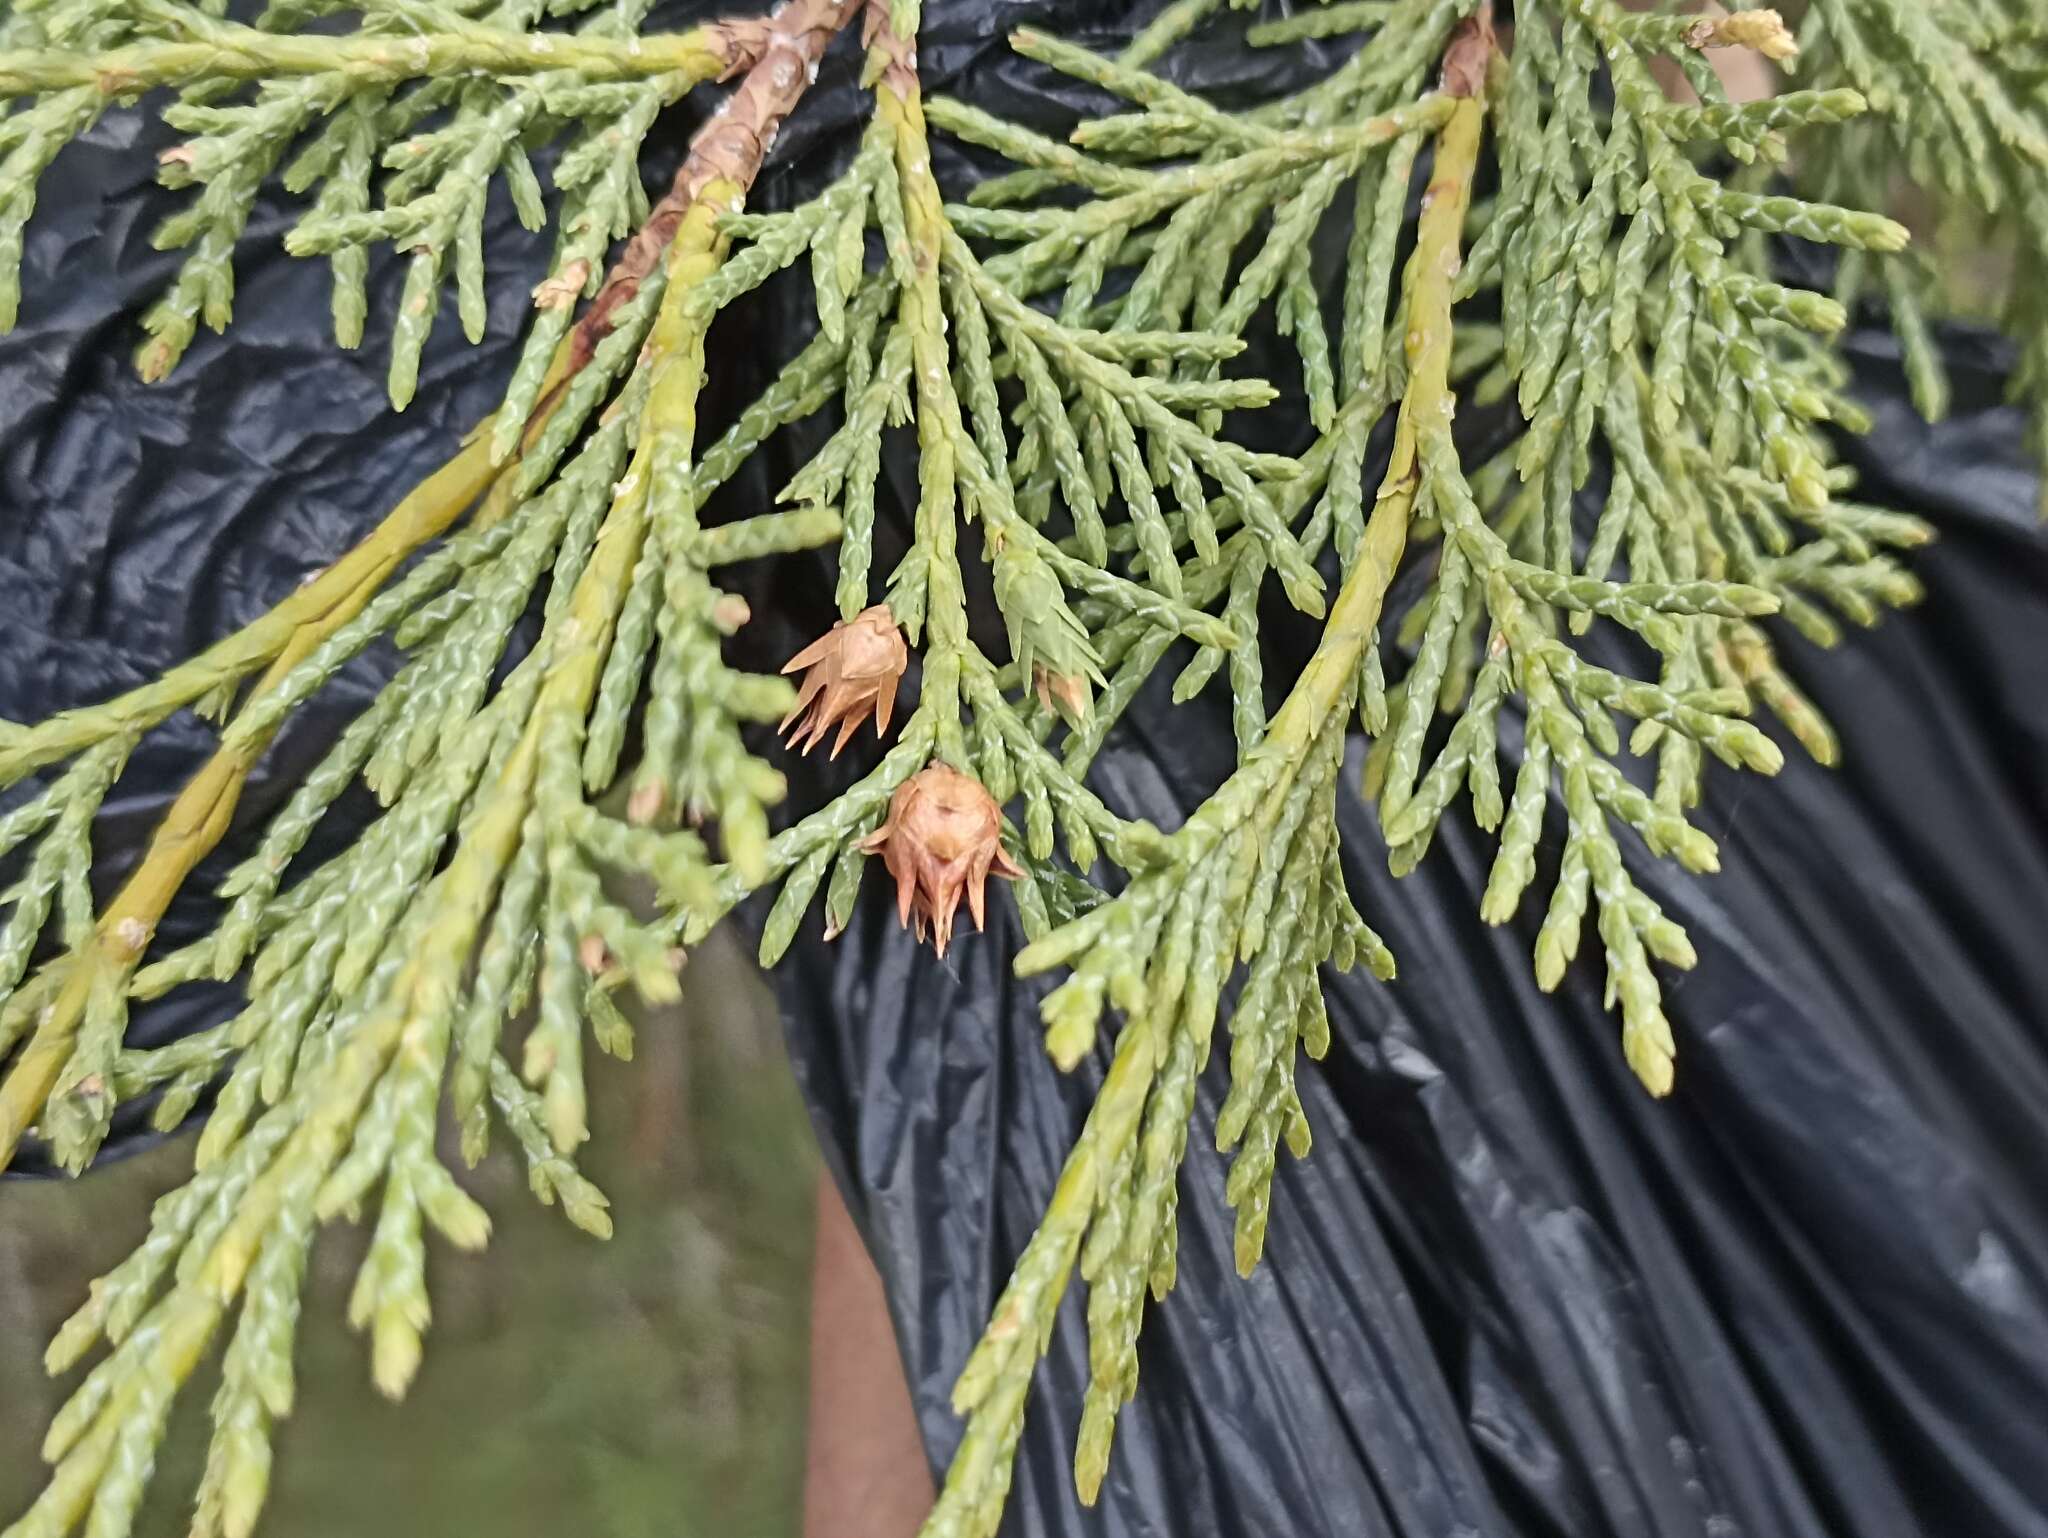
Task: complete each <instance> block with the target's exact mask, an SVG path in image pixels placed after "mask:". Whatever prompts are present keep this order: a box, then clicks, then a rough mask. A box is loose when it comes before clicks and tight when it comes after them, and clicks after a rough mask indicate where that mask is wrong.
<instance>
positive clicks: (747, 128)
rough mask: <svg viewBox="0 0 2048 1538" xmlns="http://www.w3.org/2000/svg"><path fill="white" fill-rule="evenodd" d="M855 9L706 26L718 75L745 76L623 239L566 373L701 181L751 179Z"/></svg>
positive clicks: (629, 290) (829, 6)
mask: <svg viewBox="0 0 2048 1538" xmlns="http://www.w3.org/2000/svg"><path fill="white" fill-rule="evenodd" d="M858 9H859V6H858V3H857V0H788V3H787V4H785V5H783V6H782V7H781V8H780V9H778V10H777V11H775V12H774V13H773V14H771V15H769V16H765V17H762V18H759V19H757V20H746V21H727V22H720V23H718V25H717V26H715V27H714V28H712V29H711V30H712V31H713V32H715V33H716V34H717V35H718V37H719V38H720V39H721V45H722V46H723V47H724V49H725V50H726V54H727V57H728V58H729V59H730V61H731V62H730V65H729V67H728V68H727V69H726V71H725V73H724V74H723V75H721V76H719V79H721V80H730V79H732V78H733V76H735V75H739V74H741V72H742V71H744V76H743V78H742V79H741V80H740V83H739V84H738V85H737V86H735V87H734V88H733V93H732V95H731V96H729V97H727V98H726V99H725V101H723V102H721V103H720V104H719V107H718V109H717V111H716V112H715V113H714V114H713V115H712V117H711V119H710V121H708V122H707V123H705V125H704V126H703V127H702V128H701V129H699V130H698V131H697V136H696V138H695V139H693V140H692V141H691V143H690V153H689V154H688V155H687V156H685V157H684V159H683V163H682V165H681V166H680V167H678V168H677V170H676V174H675V179H674V180H673V181H672V182H671V183H670V184H669V190H668V191H667V192H666V193H665V194H664V195H663V196H662V198H661V201H660V202H658V203H656V204H655V205H654V207H653V209H652V211H651V212H649V214H648V216H647V220H646V222H645V223H643V224H642V225H641V226H640V228H639V229H638V230H637V231H636V232H635V233H634V235H633V238H632V239H631V240H629V241H627V242H626V248H625V250H624V251H622V252H620V253H619V259H618V260H617V261H616V262H614V263H613V264H612V270H611V271H610V272H609V273H608V274H607V275H606V276H605V280H604V285H603V286H602V287H601V288H599V289H598V291H597V294H596V296H595V297H594V298H593V299H592V300H591V301H590V308H589V309H588V310H587V311H585V312H584V314H583V317H582V319H580V320H579V321H577V323H576V328H575V330H574V331H573V332H571V333H570V338H569V346H570V354H569V368H568V372H569V374H571V375H573V374H575V372H576V371H577V370H578V369H580V368H582V367H583V365H584V364H585V363H587V362H589V361H590V357H591V355H592V354H593V353H595V352H596V351H597V344H598V343H599V342H602V341H603V340H604V339H605V338H606V337H607V336H609V335H611V330H612V316H613V315H614V314H616V313H617V311H618V309H619V307H620V306H621V305H623V304H626V303H627V302H628V301H630V300H631V299H632V298H633V296H634V295H636V294H637V293H639V292H640V284H641V282H642V281H643V280H644V279H645V278H646V276H647V274H649V273H650V272H652V271H654V269H655V266H656V264H658V263H659V262H660V261H661V258H662V253H663V252H664V251H666V250H667V249H668V247H669V242H670V241H672V240H673V239H674V238H675V233H676V227H677V226H678V225H679V224H681V223H682V220H683V215H684V213H685V212H687V211H688V209H689V207H690V204H691V203H692V202H694V201H695V200H696V197H697V193H698V192H699V191H700V190H701V189H702V188H703V187H704V185H705V184H706V183H707V182H709V181H711V180H712V179H714V178H716V177H726V178H729V179H731V180H733V181H735V182H738V183H739V184H740V185H741V186H743V187H746V186H751V185H752V184H753V180H754V178H755V176H757V175H758V174H759V173H760V170H761V164H762V162H763V161H765V160H766V159H767V157H768V151H769V150H770V149H772V148H773V147H774V144H775V135H776V133H777V131H778V130H779V129H780V128H781V126H782V120H783V119H784V118H786V117H788V116H789V114H790V112H791V111H792V110H793V109H794V108H795V106H796V104H797V102H798V101H799V100H801V99H802V97H803V94H804V92H805V90H806V89H808V88H809V86H810V84H811V82H812V81H813V80H815V79H816V78H817V74H818V61H819V59H820V58H822V57H823V56H824V53H825V49H826V48H827V47H828V46H829V45H830V44H831V42H832V39H833V38H834V37H835V36H836V35H837V34H838V32H839V30H840V28H842V27H844V26H845V25H846V24H847V23H848V22H849V21H851V20H852V19H853V16H854V13H855V12H856V11H857V10H858ZM556 388H557V389H559V388H560V386H559V385H557V386H556Z"/></svg>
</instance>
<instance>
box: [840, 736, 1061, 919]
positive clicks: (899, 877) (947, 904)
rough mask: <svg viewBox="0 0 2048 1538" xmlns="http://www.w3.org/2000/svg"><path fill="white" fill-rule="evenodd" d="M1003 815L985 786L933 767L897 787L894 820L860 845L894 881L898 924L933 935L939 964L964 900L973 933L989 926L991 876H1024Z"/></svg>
mask: <svg viewBox="0 0 2048 1538" xmlns="http://www.w3.org/2000/svg"><path fill="white" fill-rule="evenodd" d="M1002 830H1003V812H1002V808H1001V807H999V806H997V805H996V802H995V798H994V797H993V796H991V795H990V794H989V793H988V792H987V791H986V790H984V789H982V786H981V782H980V781H979V780H976V779H972V778H970V777H969V776H967V775H964V774H962V773H960V772H959V771H958V770H956V769H951V768H948V767H947V766H946V765H945V764H942V763H937V762H934V763H932V764H929V765H927V766H926V767H925V768H924V769H922V770H920V771H919V772H918V773H916V774H914V775H912V776H911V777H910V778H909V779H907V780H905V781H904V782H903V783H902V784H901V785H899V786H897V787H896V794H895V795H893V796H891V797H890V798H889V816H888V818H887V820H886V821H884V822H883V824H882V826H881V827H880V828H878V829H876V830H875V831H874V832H873V833H871V834H869V835H868V836H867V837H866V838H865V839H863V840H861V844H860V847H861V849H862V850H863V851H864V852H865V853H868V854H879V855H881V857H882V863H883V865H885V866H887V867H888V871H889V874H890V875H891V876H893V877H895V878H896V917H897V920H898V922H900V923H902V924H905V925H911V924H912V922H913V915H914V916H915V929H916V932H917V937H918V939H920V940H922V939H923V938H924V935H925V927H926V925H927V924H929V925H930V927H931V932H932V939H933V942H934V943H935V944H936V945H937V947H938V952H939V954H940V955H941V956H943V955H945V954H946V945H947V943H948V942H949V941H950V940H951V939H952V938H953V915H954V914H955V913H956V912H957V911H958V910H959V907H960V898H961V894H963V893H965V894H966V897H967V911H968V912H969V913H970V914H972V915H973V917H974V927H975V928H976V929H980V928H982V927H984V926H983V922H982V914H983V907H984V902H985V899H986V896H987V885H988V877H989V872H991V871H993V872H995V874H996V875H998V876H1002V877H1005V878H1007V879H1009V880H1013V881H1014V880H1015V879H1016V878H1017V877H1019V876H1021V875H1023V874H1024V872H1023V871H1021V870H1019V869H1018V868H1017V866H1016V865H1015V864H1013V863H1012V862H1011V860H1010V857H1009V856H1008V855H1007V854H1005V853H1004V852H1003V843H1002Z"/></svg>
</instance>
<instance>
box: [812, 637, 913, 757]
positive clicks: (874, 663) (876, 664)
mask: <svg viewBox="0 0 2048 1538" xmlns="http://www.w3.org/2000/svg"><path fill="white" fill-rule="evenodd" d="M909 665H910V648H909V647H907V646H905V645H904V644H903V632H902V631H900V630H898V629H897V628H896V616H895V615H893V614H891V613H890V612H889V606H888V605H887V604H885V603H878V604H876V605H875V606H874V607H873V608H871V609H863V610H861V612H860V613H859V614H856V615H855V616H854V617H853V618H852V619H850V620H841V621H839V622H838V623H837V624H836V625H834V626H833V627H832V628H831V629H830V630H828V631H826V632H825V633H824V634H823V635H821V636H820V637H818V639H817V640H815V641H813V642H811V644H810V645H809V646H806V647H805V648H804V649H803V650H802V651H800V652H798V653H797V654H796V655H795V656H794V657H792V658H790V659H789V661H788V662H786V663H784V664H783V667H782V671H783V672H784V673H795V672H802V673H803V675H804V680H803V683H802V685H801V686H800V687H799V689H798V691H797V699H796V709H794V710H792V711H791V712H790V713H789V714H788V715H787V716H785V717H783V720H782V729H783V730H784V731H789V732H790V738H789V740H790V743H791V745H792V746H794V747H795V748H796V750H797V751H798V752H799V753H808V752H810V750H811V749H812V748H814V747H816V746H817V745H818V744H819V743H820V742H821V741H823V740H824V737H825V734H826V733H827V732H829V731H830V730H831V729H832V728H833V727H834V726H837V727H838V728H839V736H838V738H837V740H836V741H834V742H833V744H832V757H834V758H837V757H838V756H839V751H840V749H842V748H844V747H845V746H846V744H847V742H848V740H849V739H850V738H851V737H852V736H853V733H854V729H855V728H856V727H858V726H859V725H860V723H861V721H862V720H863V719H864V718H865V717H866V716H868V715H869V714H870V713H872V714H873V716H874V718H875V733H876V735H877V736H879V735H880V734H881V733H883V732H886V731H887V730H888V729H889V717H890V715H891V714H892V713H893V712H894V711H895V709H896V684H897V681H898V680H899V679H901V678H902V677H903V670H904V669H905V668H906V667H908V666H909ZM792 722H794V723H795V730H794V731H790V726H791V723H792Z"/></svg>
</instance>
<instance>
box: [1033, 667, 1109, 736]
mask: <svg viewBox="0 0 2048 1538" xmlns="http://www.w3.org/2000/svg"><path fill="white" fill-rule="evenodd" d="M1031 682H1032V684H1033V686H1034V687H1036V688H1037V690H1038V703H1039V704H1041V705H1043V706H1044V707H1045V708H1046V709H1047V710H1057V711H1058V712H1059V713H1060V714H1061V715H1062V716H1064V717H1065V718H1066V720H1067V722H1068V723H1069V724H1070V725H1073V726H1079V725H1080V724H1081V723H1082V722H1083V721H1086V720H1087V719H1088V711H1089V708H1090V706H1091V705H1092V704H1093V703H1094V701H1093V699H1092V698H1091V697H1090V694H1089V691H1088V680H1087V679H1086V678H1083V677H1082V676H1081V675H1080V674H1078V673H1055V672H1053V671H1052V670H1051V669H1050V668H1046V667H1042V666H1041V667H1034V668H1033V669H1032V670H1031Z"/></svg>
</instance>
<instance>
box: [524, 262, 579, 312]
mask: <svg viewBox="0 0 2048 1538" xmlns="http://www.w3.org/2000/svg"><path fill="white" fill-rule="evenodd" d="M589 281H590V263H589V262H587V261H585V260H584V259H583V258H582V257H580V256H579V257H577V258H576V260H575V261H573V262H570V263H569V264H568V265H567V266H565V267H563V269H562V270H561V271H560V272H558V273H556V274H555V275H554V276H553V277H550V278H543V279H542V280H541V281H540V282H539V283H536V284H535V285H534V288H533V307H534V308H535V309H536V310H566V309H568V308H569V307H570V306H571V305H573V304H574V303H575V302H576V301H577V300H578V299H581V298H582V297H583V285H584V284H586V283H588V282H589Z"/></svg>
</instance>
